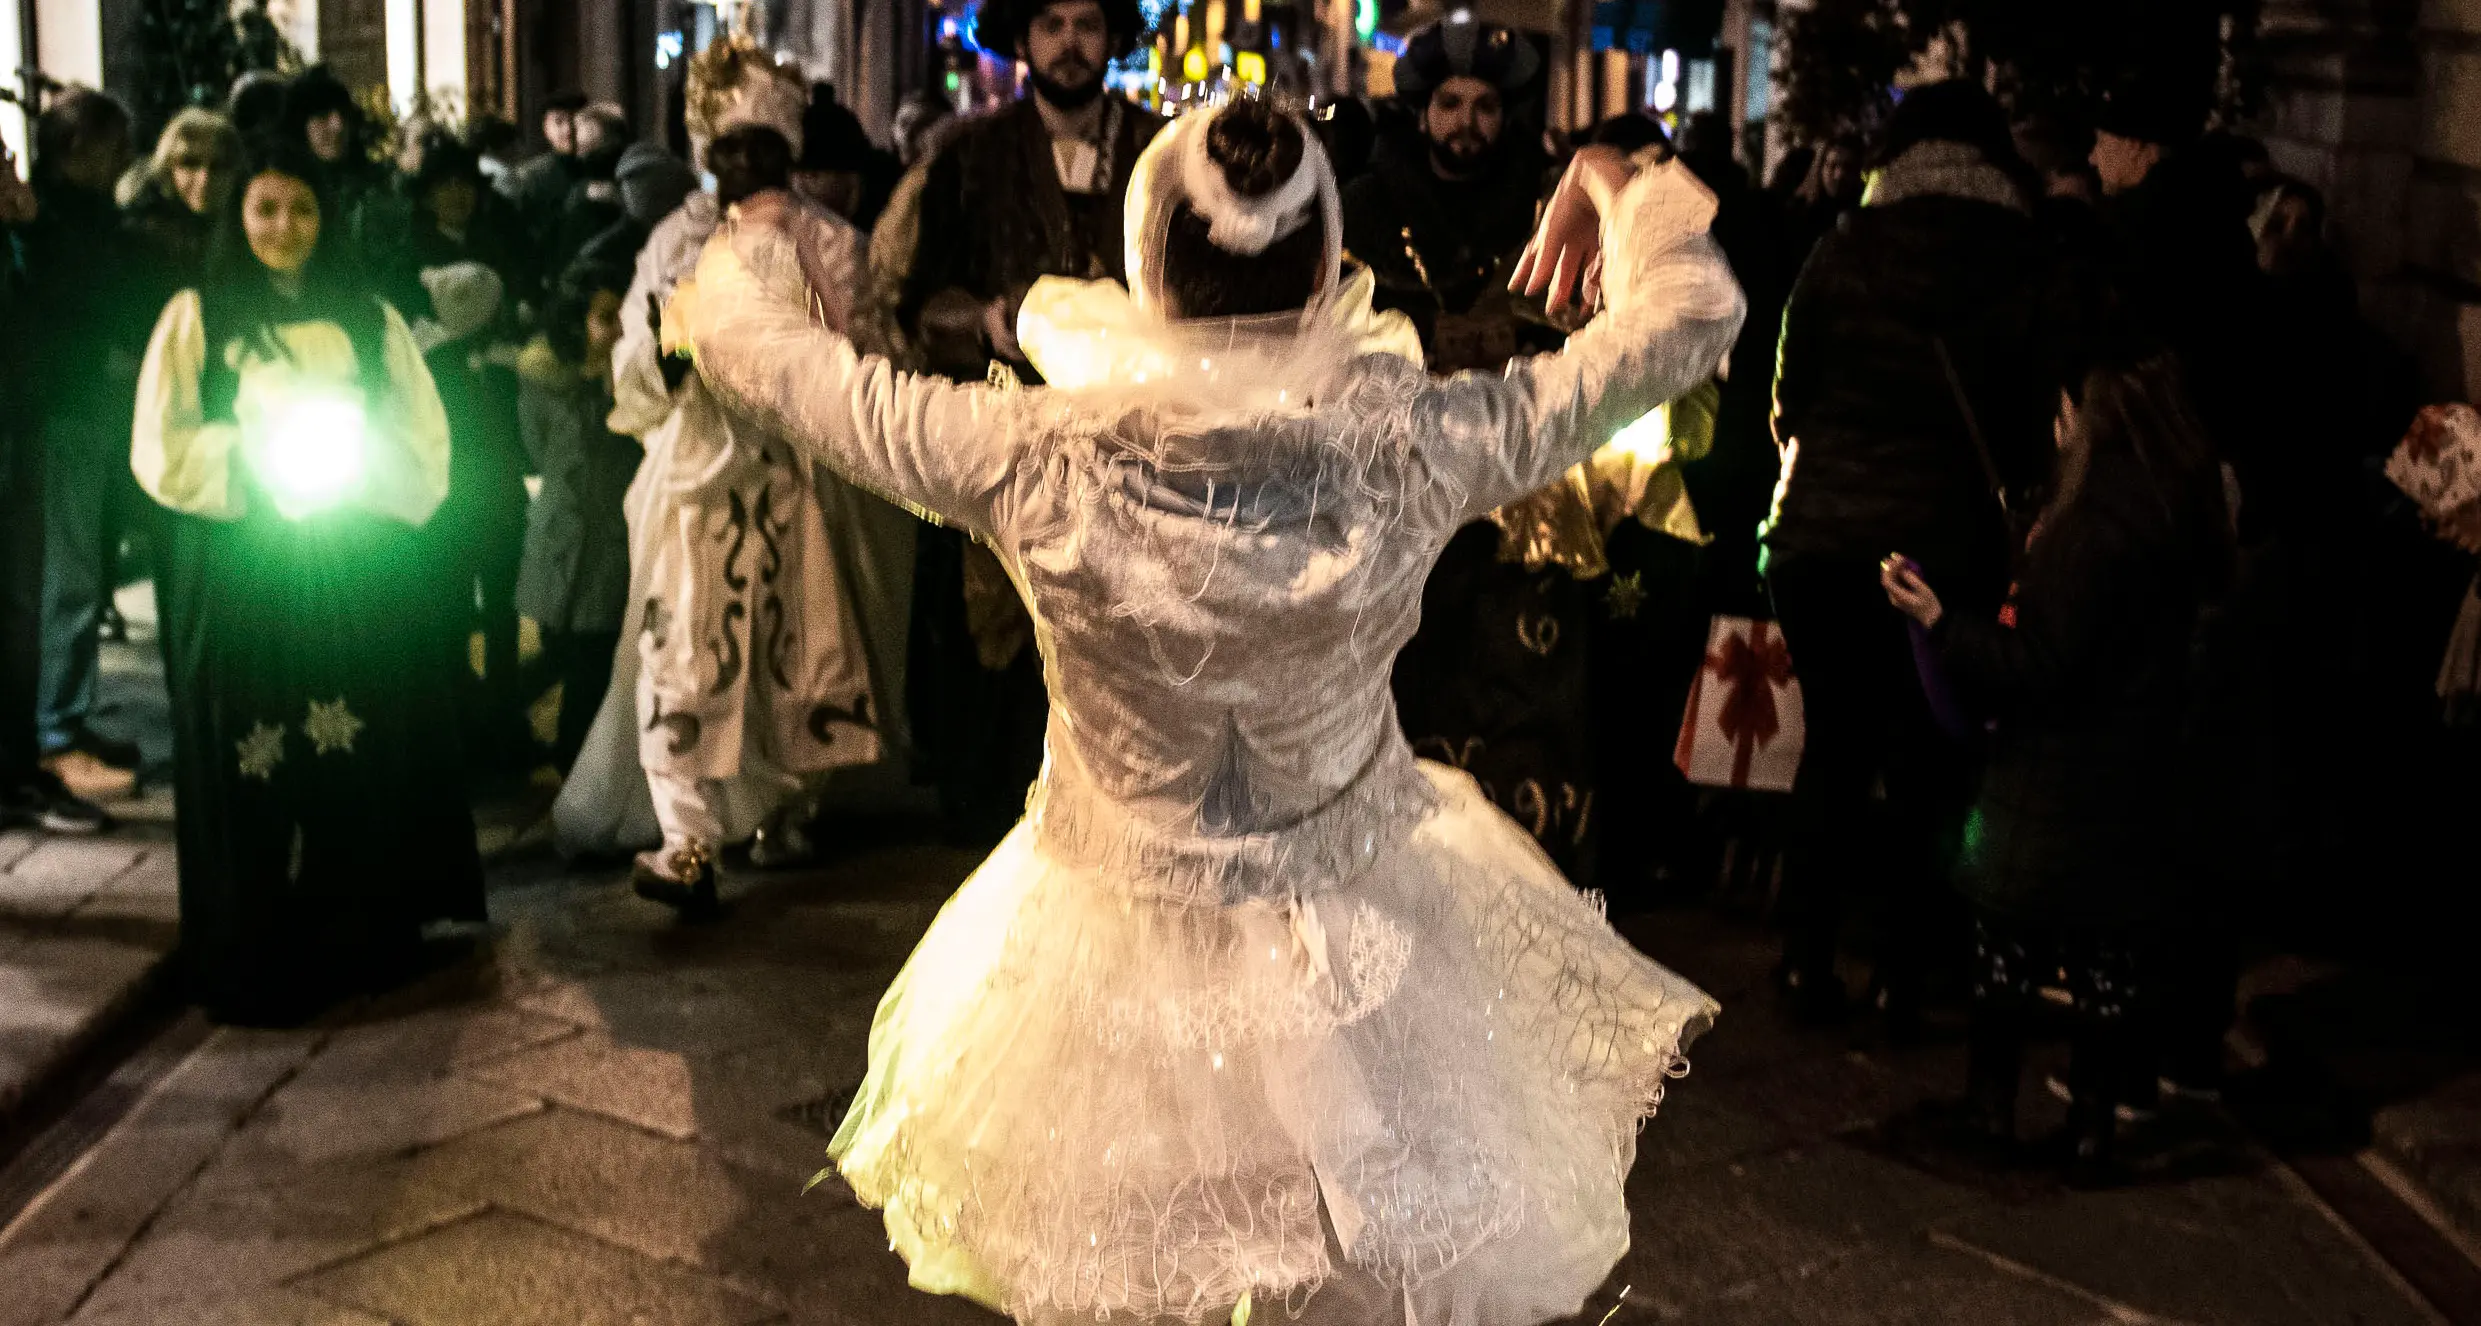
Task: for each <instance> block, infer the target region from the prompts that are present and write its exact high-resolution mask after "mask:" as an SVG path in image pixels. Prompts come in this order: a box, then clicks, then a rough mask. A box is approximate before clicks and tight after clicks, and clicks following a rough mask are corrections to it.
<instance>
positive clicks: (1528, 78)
mask: <svg viewBox="0 0 2481 1326" xmlns="http://www.w3.org/2000/svg"><path fill="white" fill-rule="evenodd" d="M1541 68H1542V57H1541V55H1540V54H1539V53H1538V52H1536V51H1535V50H1534V49H1533V43H1532V42H1531V41H1528V40H1526V38H1525V37H1524V35H1523V34H1521V33H1516V32H1511V31H1509V30H1508V29H1506V28H1503V27H1499V26H1497V25H1495V24H1490V23H1484V22H1481V21H1480V20H1478V19H1476V18H1474V17H1473V11H1471V10H1469V9H1459V10H1457V11H1456V12H1454V13H1452V14H1450V15H1448V16H1447V17H1445V18H1443V19H1440V20H1439V21H1438V22H1436V23H1433V24H1431V25H1430V26H1428V27H1426V28H1423V29H1422V30H1421V31H1419V32H1416V33H1414V34H1413V35H1412V36H1411V37H1409V38H1407V39H1405V42H1404V54H1403V55H1402V56H1400V57H1399V58H1398V59H1397V60H1396V95H1397V96H1398V97H1401V98H1403V99H1404V100H1406V101H1410V102H1423V101H1428V100H1429V99H1430V94H1431V93H1433V92H1436V91H1438V90H1439V84H1441V83H1444V82H1446V81H1447V80H1449V79H1451V78H1478V79H1480V80H1482V81H1483V82H1485V83H1488V84H1490V85H1491V86H1493V87H1495V88H1498V89H1499V90H1500V91H1502V92H1513V91H1515V90H1516V89H1518V88H1520V87H1523V86H1525V85H1526V84H1527V83H1530V82H1532V81H1533V76H1534V75H1535V74H1536V73H1539V72H1540V71H1541Z"/></svg>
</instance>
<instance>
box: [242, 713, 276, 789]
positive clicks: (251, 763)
mask: <svg viewBox="0 0 2481 1326" xmlns="http://www.w3.org/2000/svg"><path fill="white" fill-rule="evenodd" d="M233 744H234V745H236V746H238V747H239V748H240V750H241V776H242V777H244V778H255V779H257V780H259V781H260V782H262V783H264V782H269V781H272V780H273V779H274V778H275V776H276V766H277V765H279V764H282V763H284V729H283V728H281V727H269V726H267V725H266V724H265V723H260V724H258V725H257V726H255V727H252V728H251V729H250V735H248V736H246V737H243V738H242V739H241V740H239V741H237V742H235V743H233Z"/></svg>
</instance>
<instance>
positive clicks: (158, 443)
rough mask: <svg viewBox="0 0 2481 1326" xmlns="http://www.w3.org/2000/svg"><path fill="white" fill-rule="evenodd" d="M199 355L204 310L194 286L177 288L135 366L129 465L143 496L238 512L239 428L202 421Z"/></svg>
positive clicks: (223, 515)
mask: <svg viewBox="0 0 2481 1326" xmlns="http://www.w3.org/2000/svg"><path fill="white" fill-rule="evenodd" d="M206 362H207V329H206V322H205V315H204V312H203V310H202V309H201V308H200V306H199V302H198V292H197V291H195V290H184V291H182V292H181V293H179V294H177V295H174V296H173V297H172V302H170V303H168V304H166V305H164V311H163V314H162V315H161V316H160V317H158V318H157V319H156V320H155V334H154V336H153V337H151V338H150V339H149V340H148V341H147V347H146V361H145V363H144V364H143V365H141V366H140V367H139V369H138V402H137V416H136V420H135V422H134V423H133V425H132V426H131V428H130V433H129V468H130V471H131V472H132V473H134V474H136V475H137V476H138V486H139V487H141V488H144V489H145V490H146V493H147V496H149V497H152V498H154V499H155V500H156V501H157V502H160V503H162V504H163V505H165V506H167V507H170V508H171V509H173V510H175V511H184V512H187V513H189V514H191V515H193V516H205V517H207V518H208V519H210V520H239V519H241V517H242V515H243V514H244V512H245V511H246V510H247V509H248V499H247V497H246V496H245V495H244V494H243V492H242V491H241V488H240V486H239V485H238V484H236V483H234V482H233V464H234V461H235V460H236V458H237V457H238V456H239V455H240V452H241V429H240V426H239V425H237V424H234V423H232V422H230V421H229V420H228V421H225V422H221V423H209V422H207V418H206V409H205V407H204V406H203V405H201V404H200V402H199V396H198V379H199V374H200V373H201V372H202V371H204V369H205V367H206Z"/></svg>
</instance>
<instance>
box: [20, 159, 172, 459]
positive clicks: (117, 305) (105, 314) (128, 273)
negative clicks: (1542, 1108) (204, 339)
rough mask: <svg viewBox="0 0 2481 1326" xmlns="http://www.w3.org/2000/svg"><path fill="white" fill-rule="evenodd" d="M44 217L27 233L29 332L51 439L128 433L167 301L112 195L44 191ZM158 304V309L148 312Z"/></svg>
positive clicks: (35, 382) (40, 190)
mask: <svg viewBox="0 0 2481 1326" xmlns="http://www.w3.org/2000/svg"><path fill="white" fill-rule="evenodd" d="M36 192H37V194H38V196H39V198H40V200H41V204H40V205H41V211H40V212H39V214H38V215H37V216H36V218H35V220H34V222H33V223H32V224H31V225H28V226H27V227H26V228H25V229H24V230H23V231H22V232H21V234H22V236H23V243H24V246H25V248H24V252H25V263H26V276H27V289H28V295H29V304H28V306H27V312H28V314H29V316H30V318H31V325H33V326H35V327H39V328H41V329H42V331H41V333H40V334H38V335H34V336H31V337H29V338H28V350H29V365H28V366H29V368H30V369H31V370H32V372H33V377H32V378H31V380H30V385H31V386H32V387H33V388H34V390H35V392H36V393H37V394H38V396H39V398H40V400H41V402H42V414H43V417H44V419H46V420H47V421H49V424H50V426H51V431H52V434H53V436H55V437H60V438H67V437H73V436H74V437H81V438H95V439H106V438H109V439H113V442H112V445H114V446H115V447H117V446H118V445H119V444H120V441H122V440H125V439H126V438H127V437H128V435H129V417H130V411H131V407H132V402H133V401H134V400H135V399H136V396H137V389H138V360H139V357H140V356H141V355H142V354H144V353H145V351H146V345H147V334H148V332H149V331H150V330H151V329H152V328H153V327H154V325H155V317H156V315H157V314H158V313H161V312H162V311H163V307H164V302H165V298H166V296H168V295H169V293H170V292H164V293H163V294H156V293H155V285H154V283H153V282H152V281H150V280H148V279H147V278H148V276H149V264H148V263H147V262H146V261H145V260H144V258H143V251H142V249H141V247H140V244H139V242H138V240H137V238H136V236H135V235H133V234H132V233H131V232H130V231H129V230H128V229H127V228H125V227H124V226H123V225H122V223H121V215H120V209H119V207H118V206H117V205H116V204H115V203H114V202H113V201H112V195H111V194H109V193H94V192H89V191H87V190H83V189H76V188H71V187H68V186H66V185H58V184H47V185H38V186H37V189H36ZM150 300H151V301H152V302H151V305H150Z"/></svg>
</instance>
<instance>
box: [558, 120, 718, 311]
mask: <svg viewBox="0 0 2481 1326" xmlns="http://www.w3.org/2000/svg"><path fill="white" fill-rule="evenodd" d="M612 181H613V183H615V184H617V185H618V186H619V189H620V211H621V215H620V219H619V220H617V221H614V222H612V223H611V224H610V225H608V226H605V227H604V228H603V230H602V233H600V234H598V235H596V236H595V237H594V238H592V239H590V240H587V241H586V243H585V244H584V246H583V247H581V248H579V249H578V250H577V256H576V257H574V258H572V259H570V260H569V267H568V269H567V271H564V272H563V274H562V277H561V279H562V280H563V281H567V280H568V279H569V277H568V273H569V272H599V271H604V270H607V269H609V268H613V267H619V268H623V269H626V268H629V267H633V266H635V265H636V263H637V255H638V250H640V249H642V248H644V247H646V240H647V237H648V236H650V235H652V234H654V232H655V227H656V226H657V225H659V224H661V223H662V221H663V219H664V218H665V217H667V216H670V215H671V214H672V211H673V209H674V208H677V207H679V206H680V205H681V202H682V200H683V199H686V198H687V197H689V195H691V194H693V193H696V192H697V191H698V173H697V172H696V171H694V170H691V169H690V168H689V163H688V162H686V161H683V160H681V159H680V158H679V157H676V156H674V155H672V154H671V153H670V152H669V151H667V150H665V149H664V148H663V146H662V145H660V144H657V143H631V144H630V145H629V148H628V150H627V151H625V152H622V153H621V154H620V162H619V164H618V165H616V166H614V167H613V169H612Z"/></svg>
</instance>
